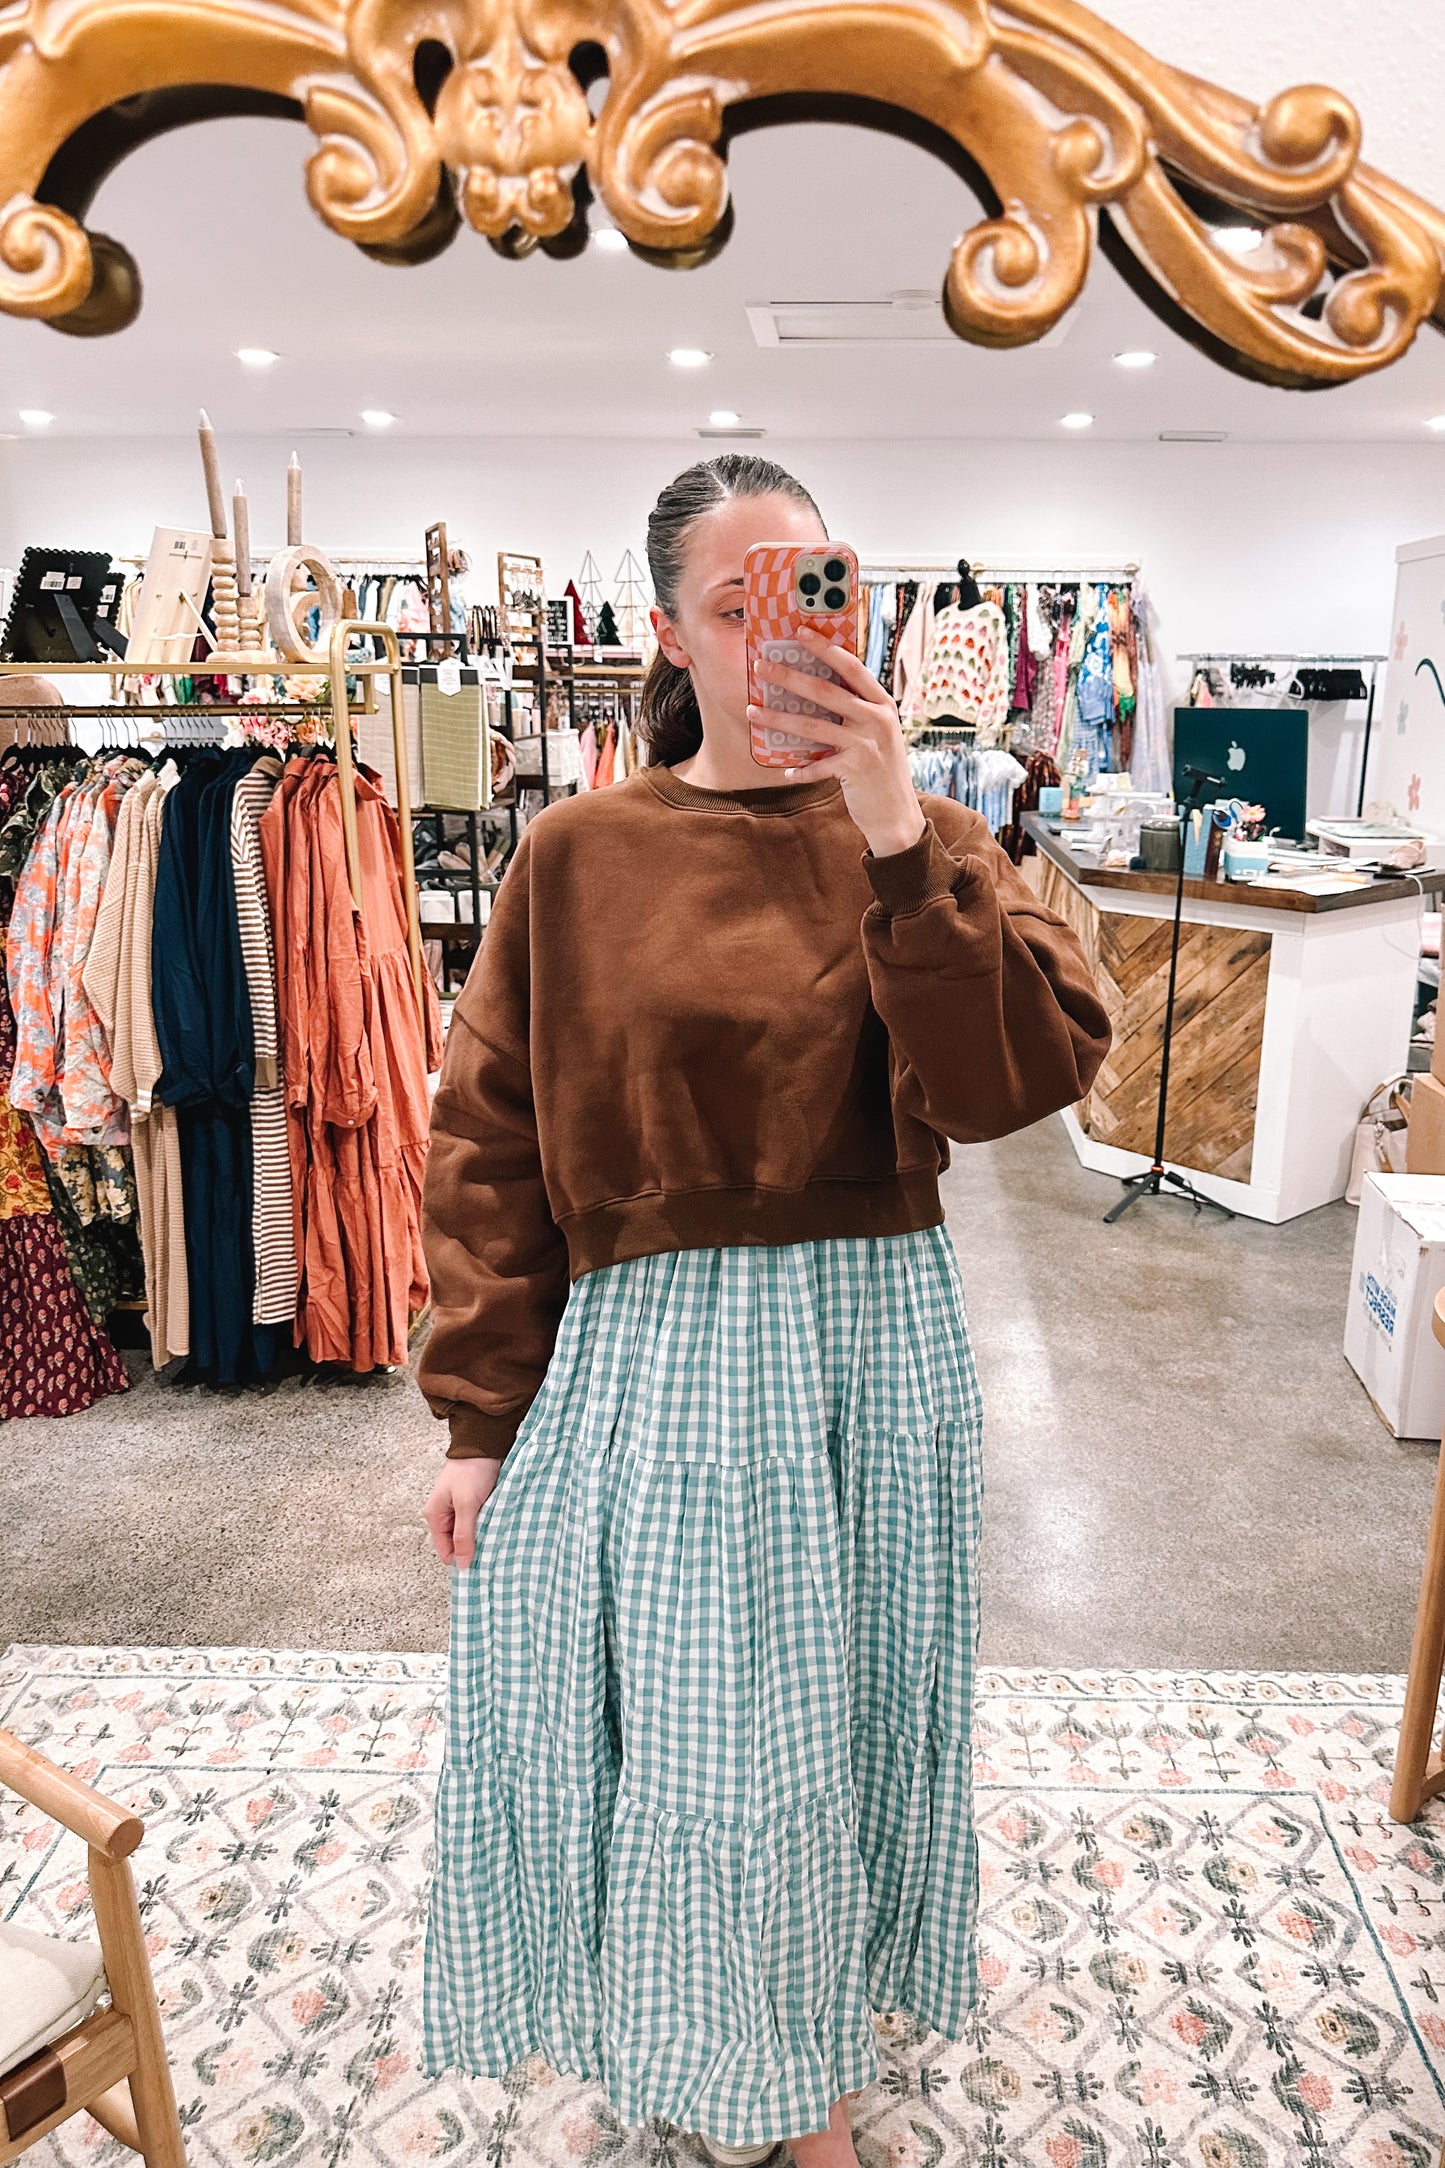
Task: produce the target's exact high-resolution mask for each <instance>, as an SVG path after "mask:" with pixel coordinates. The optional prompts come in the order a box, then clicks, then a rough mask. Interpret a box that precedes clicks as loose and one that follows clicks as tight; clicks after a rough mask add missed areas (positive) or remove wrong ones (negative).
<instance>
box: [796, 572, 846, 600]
mask: <svg viewBox="0 0 1445 2168" xmlns="http://www.w3.org/2000/svg"><path fill="white" fill-rule="evenodd" d="M828 577H829V578H830V579H834V580H835V579H837V578H838V577H839V575H838V574H837V573H836V572H830V573H829V575H828ZM822 584H823V582H822V581H821V580H820V579H819V577H818V575H817V573H816V572H805V573H804V574H803V576H802V578H801V579H800V580H799V581H798V592H799V594H800V595H816V594H817V592H818V589H819V588H820V587H821V586H822Z"/></svg>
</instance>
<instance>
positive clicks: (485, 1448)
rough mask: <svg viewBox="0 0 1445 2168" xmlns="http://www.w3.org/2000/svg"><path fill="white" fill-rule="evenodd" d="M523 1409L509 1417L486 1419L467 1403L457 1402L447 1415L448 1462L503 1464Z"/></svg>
mask: <svg viewBox="0 0 1445 2168" xmlns="http://www.w3.org/2000/svg"><path fill="white" fill-rule="evenodd" d="M526 1412H527V1411H526V1409H525V1408H518V1409H517V1411H516V1413H515V1414H513V1415H488V1413H487V1411H486V1409H485V1408H474V1407H473V1406H472V1405H471V1403H470V1402H469V1401H458V1402H457V1403H455V1404H454V1405H453V1406H452V1408H451V1409H450V1410H449V1411H448V1415H447V1421H448V1422H449V1423H450V1425H451V1432H452V1442H451V1444H450V1445H449V1446H448V1447H447V1459H448V1460H505V1459H506V1457H507V1453H508V1450H509V1448H510V1447H511V1444H512V1440H513V1439H514V1438H515V1437H516V1435H517V1432H518V1431H519V1430H520V1429H521V1427H522V1417H523V1416H524V1415H525V1414H526Z"/></svg>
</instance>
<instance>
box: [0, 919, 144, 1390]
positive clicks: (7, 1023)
mask: <svg viewBox="0 0 1445 2168" xmlns="http://www.w3.org/2000/svg"><path fill="white" fill-rule="evenodd" d="M6 945H7V944H6V940H5V936H4V934H3V932H0V949H4V948H5V947H6ZM14 1053H15V1018H14V1014H13V1012H12V1010H11V1007H10V1001H9V997H8V993H7V991H6V987H5V983H4V977H3V975H0V1420H11V1419H14V1418H17V1417H19V1418H23V1417H25V1416H31V1415H75V1414H78V1413H79V1412H80V1410H81V1409H82V1408H89V1407H92V1406H93V1405H94V1404H95V1402H96V1401H97V1400H104V1399H106V1398H108V1397H109V1395H110V1394H112V1393H123V1392H125V1391H127V1390H128V1388H129V1385H130V1379H129V1378H128V1376H127V1375H126V1369H125V1365H124V1363H123V1362H122V1361H121V1359H120V1356H119V1354H118V1353H117V1352H116V1349H115V1347H114V1346H113V1345H112V1343H111V1341H110V1339H109V1337H108V1336H107V1334H106V1333H105V1331H104V1330H103V1328H102V1327H101V1326H99V1325H97V1324H96V1323H95V1321H94V1320H93V1318H92V1317H91V1315H90V1313H89V1311H88V1310H87V1309H86V1306H85V1304H84V1302H83V1301H82V1299H81V1297H80V1294H79V1292H78V1290H77V1288H76V1285H75V1280H74V1277H73V1275H72V1273H71V1270H70V1266H69V1263H68V1261H67V1259H66V1254H65V1247H64V1244H63V1242H62V1240H61V1235H60V1228H59V1224H58V1222H57V1220H56V1217H55V1213H54V1211H53V1209H52V1207H51V1200H50V1190H49V1186H48V1184H47V1182H46V1178H45V1164H44V1159H43V1157H42V1154H41V1151H40V1147H39V1145H38V1143H37V1142H36V1138H35V1132H34V1129H33V1128H32V1126H31V1124H30V1121H29V1120H28V1118H27V1117H26V1116H25V1115H23V1114H21V1113H20V1112H19V1111H18V1109H16V1108H14V1107H12V1106H11V1104H10V1097H9V1093H10V1072H11V1066H12V1063H13V1060H14Z"/></svg>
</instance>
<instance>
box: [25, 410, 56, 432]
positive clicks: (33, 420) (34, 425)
mask: <svg viewBox="0 0 1445 2168" xmlns="http://www.w3.org/2000/svg"><path fill="white" fill-rule="evenodd" d="M20 419H21V421H23V422H24V424H25V426H26V428H27V429H48V428H49V427H50V424H51V423H52V422H53V421H54V419H55V416H54V415H53V414H47V413H46V411H45V409H44V407H38V406H23V407H22V408H21V409H20Z"/></svg>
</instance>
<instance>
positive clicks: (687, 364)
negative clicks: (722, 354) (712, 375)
mask: <svg viewBox="0 0 1445 2168" xmlns="http://www.w3.org/2000/svg"><path fill="white" fill-rule="evenodd" d="M667 358H668V360H669V361H670V362H671V363H672V365H673V367H674V368H675V369H705V368H706V367H707V364H708V363H709V362H710V361H711V360H712V355H711V354H710V353H709V352H708V350H707V348H706V347H705V346H670V347H669V348H668V350H667Z"/></svg>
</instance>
